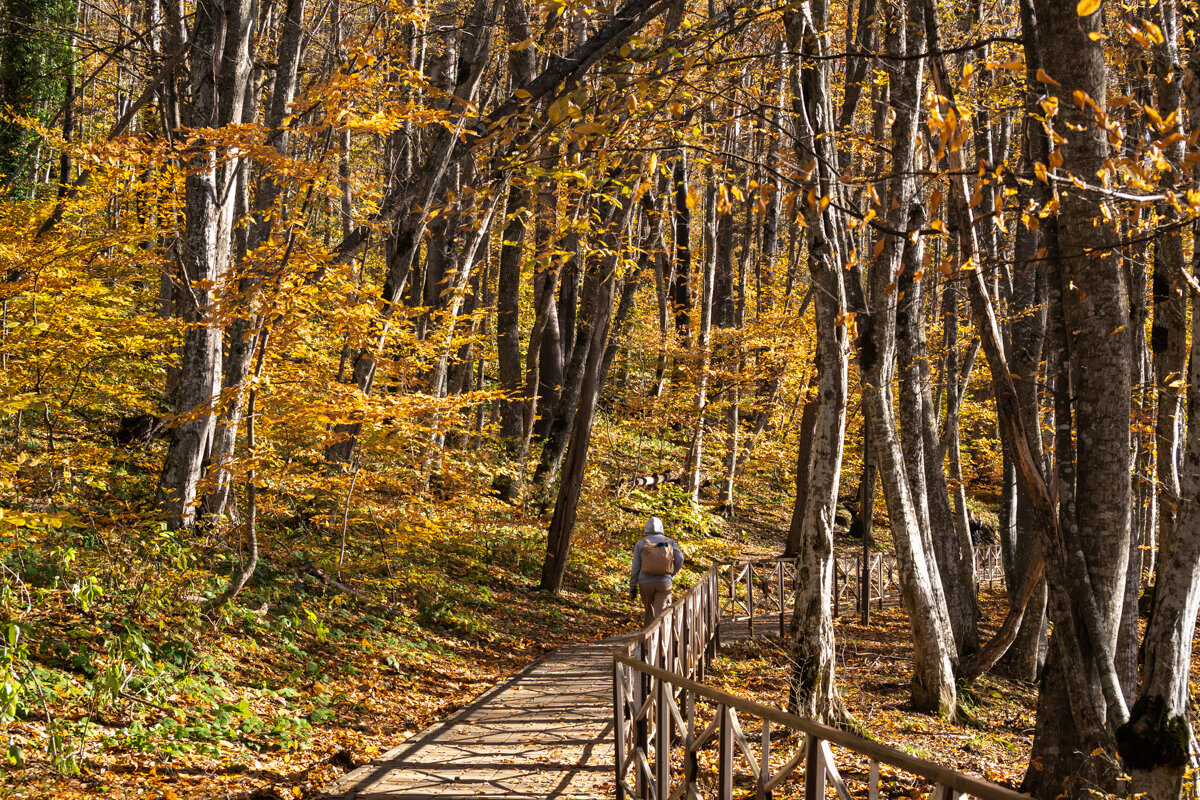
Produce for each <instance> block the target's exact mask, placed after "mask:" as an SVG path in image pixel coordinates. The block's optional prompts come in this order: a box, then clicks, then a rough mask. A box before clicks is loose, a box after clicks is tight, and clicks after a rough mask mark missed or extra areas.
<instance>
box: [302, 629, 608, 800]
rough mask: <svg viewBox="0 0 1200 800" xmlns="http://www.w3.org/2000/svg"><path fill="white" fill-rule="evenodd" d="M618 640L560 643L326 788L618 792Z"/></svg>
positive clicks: (398, 794) (533, 794) (364, 797)
mask: <svg viewBox="0 0 1200 800" xmlns="http://www.w3.org/2000/svg"><path fill="white" fill-rule="evenodd" d="M619 641H620V639H611V640H608V641H604V642H597V643H595V644H589V645H581V646H575V647H567V648H563V649H561V650H556V651H555V652H553V653H551V654H550V655H549V656H547V657H546V658H544V659H542V660H541V661H538V662H536V663H534V664H532V665H530V666H529V667H527V668H526V669H525V670H524V671H522V672H521V673H519V674H518V675H516V676H514V677H513V678H510V679H509V680H508V681H505V682H504V683H502V684H500V685H498V686H496V687H494V688H492V689H491V690H489V691H488V692H486V693H485V694H483V695H481V696H480V697H478V698H476V699H475V700H474V701H473V702H472V703H471V704H470V705H469V706H467V707H466V708H464V709H462V710H460V711H459V712H458V713H456V714H454V715H453V716H451V717H449V718H447V719H445V720H443V721H442V722H439V723H437V724H436V725H434V726H432V727H430V728H428V729H427V730H425V731H422V732H421V733H419V734H417V735H416V736H414V737H412V738H411V739H409V740H408V741H406V742H405V743H404V744H402V745H400V746H399V747H397V748H395V749H394V750H392V751H390V752H388V753H386V754H384V755H383V756H381V757H380V758H379V759H378V760H376V761H374V762H372V763H371V764H367V765H365V766H362V767H359V768H358V769H356V770H354V771H353V772H350V773H347V774H346V775H344V776H343V777H342V778H341V779H339V780H338V781H337V782H336V783H334V784H333V785H332V786H330V787H329V788H328V789H327V790H326V795H325V796H326V797H329V798H346V800H349V799H350V798H355V799H356V800H385V799H386V800H401V799H403V800H425V798H456V797H507V798H518V799H521V800H523V799H524V798H528V799H529V800H532V799H533V798H564V800H585V799H587V800H590V798H610V797H613V796H614V794H615V790H614V788H613V786H614V784H613V736H612V725H613V711H612V708H613V688H612V687H613V677H612V675H613V660H612V651H613V647H615V646H616V645H617V644H618V642H619Z"/></svg>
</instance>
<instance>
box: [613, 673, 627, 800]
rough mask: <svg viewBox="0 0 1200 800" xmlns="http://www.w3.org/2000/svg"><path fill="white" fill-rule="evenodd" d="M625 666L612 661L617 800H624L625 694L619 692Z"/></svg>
mask: <svg viewBox="0 0 1200 800" xmlns="http://www.w3.org/2000/svg"><path fill="white" fill-rule="evenodd" d="M624 669H625V666H624V665H623V664H621V663H620V662H619V661H613V739H614V745H615V746H616V756H615V762H616V770H617V771H616V786H617V800H625V786H624V784H623V782H622V778H621V773H622V772H623V771H624V769H625V693H624V692H622V691H621V678H622V675H621V671H622V670H624Z"/></svg>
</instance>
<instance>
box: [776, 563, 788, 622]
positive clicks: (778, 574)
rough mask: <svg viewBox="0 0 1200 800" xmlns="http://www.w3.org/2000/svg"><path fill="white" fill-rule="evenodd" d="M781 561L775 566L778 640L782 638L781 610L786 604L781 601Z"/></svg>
mask: <svg viewBox="0 0 1200 800" xmlns="http://www.w3.org/2000/svg"><path fill="white" fill-rule="evenodd" d="M783 565H784V562H783V561H779V562H776V564H775V585H776V586H777V587H779V638H780V639H782V638H783V609H784V606H785V605H786V603H784V601H783Z"/></svg>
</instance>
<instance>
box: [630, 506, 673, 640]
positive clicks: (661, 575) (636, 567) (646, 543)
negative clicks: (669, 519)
mask: <svg viewBox="0 0 1200 800" xmlns="http://www.w3.org/2000/svg"><path fill="white" fill-rule="evenodd" d="M682 568H683V551H682V550H680V549H679V545H678V544H676V542H675V541H674V540H673V539H668V538H667V536H666V534H664V533H663V524H662V520H661V519H659V518H658V517H651V518H650V519H649V520H648V521H647V522H646V529H645V531H644V532H643V533H642V538H641V539H639V540H638V543H637V544H636V545H634V548H633V567H632V569H631V570H630V573H629V599H630V600H634V599H636V598H637V596H638V592H639V591H641V594H642V606H643V607H644V608H645V611H646V620H645V624H646V625H649V624H650V623H651V622H653V621H654V619H655V618H656V617H657V616H658V615H659V614H661V613H662V612H663V610H664V609H666V607H667V604H668V603H670V602H671V579H672V578H674V577H675V575H677V574H678V573H679V570H680V569H682Z"/></svg>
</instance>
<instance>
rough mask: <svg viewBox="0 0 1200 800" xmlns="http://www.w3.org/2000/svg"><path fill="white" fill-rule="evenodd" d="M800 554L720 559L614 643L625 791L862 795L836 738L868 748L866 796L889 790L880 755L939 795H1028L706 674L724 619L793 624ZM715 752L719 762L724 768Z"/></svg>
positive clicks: (616, 728) (994, 798)
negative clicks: (721, 684) (838, 757)
mask: <svg viewBox="0 0 1200 800" xmlns="http://www.w3.org/2000/svg"><path fill="white" fill-rule="evenodd" d="M795 576H796V564H795V560H794V559H769V560H762V561H752V562H739V563H735V564H718V565H714V566H713V567H712V568H710V569H709V571H708V573H707V574H706V575H705V576H704V578H703V579H701V580H700V582H698V583H697V584H696V585H694V586H693V587H692V588H691V589H689V590H688V591H687V593H686V594H684V596H683V597H682V598H681V599H680V600H679V601H678V602H676V603H675V604H674V605H672V606H670V607H668V608H667V610H666V611H665V612H664V613H663V614H662V616H660V617H659V618H658V619H656V620H655V621H654V622H652V623H651V624H650V625H648V626H647V627H646V628H645V630H643V631H642V632H641V633H640V634H639V635H638V636H637V637H636V638H634V639H633V640H632V641H630V642H629V643H628V644H625V645H622V646H621V647H619V648H617V649H616V651H615V652H614V653H613V736H614V740H615V745H616V790H617V792H616V793H617V798H618V800H627V799H628V798H644V799H645V800H651V799H653V800H678V799H679V798H684V799H685V800H692V799H693V798H700V797H716V798H718V800H731V799H732V797H733V793H734V789H735V787H737V789H738V790H739V794H744V793H745V792H746V791H748V792H752V793H753V794H754V796H755V797H756V798H764V799H765V798H770V797H771V796H772V793H773V792H774V790H775V789H776V788H777V787H779V786H780V785H781V784H783V783H784V782H785V781H788V780H789V779H791V780H802V781H803V786H804V797H805V800H821V799H823V798H824V797H825V793H826V789H827V787H831V788H832V789H833V790H834V791H836V793H837V795H838V797H839V798H840V800H850V798H851V794H850V791H849V789H848V788H847V786H846V783H845V782H844V781H843V780H842V778H841V776H840V774H839V773H838V770H837V765H836V763H835V756H834V751H833V747H839V748H842V749H844V750H847V751H850V752H852V753H856V754H858V755H859V756H862V757H865V758H867V759H869V762H870V774H869V778H868V781H867V784H868V786H867V796H868V797H869V798H870V800H876V798H878V797H879V792H880V776H881V766H882V767H883V768H885V769H890V770H892V771H899V772H903V773H907V774H909V775H914V776H918V777H920V778H922V779H924V780H926V781H928V782H929V783H930V784H931V785H932V786H933V787H934V790H933V793H932V795H931V797H932V798H933V800H958V798H963V797H976V798H980V800H1020V798H1023V797H1024V795H1021V794H1018V793H1017V792H1014V791H1012V790H1011V789H1006V788H1004V787H1002V786H997V785H996V784H993V783H989V782H987V781H983V780H980V779H978V778H973V777H971V776H969V775H965V774H963V773H961V772H956V771H954V770H952V769H948V768H946V767H943V766H940V765H938V764H934V763H932V762H930V761H926V760H924V759H921V758H916V757H914V756H911V755H908V754H907V753H903V752H901V751H899V750H896V749H894V748H891V747H887V746H886V745H882V744H878V743H877V742H872V741H868V740H866V739H863V738H861V737H858V736H855V735H853V734H851V733H846V732H845V731H841V730H838V729H836V728H831V727H828V726H826V725H821V724H819V723H816V722H813V721H812V720H808V719H804V718H802V717H798V716H795V715H794V714H788V713H786V712H783V711H780V710H779V709H776V708H771V707H769V706H764V705H761V704H759V703H754V702H751V701H749V700H744V699H742V698H739V697H735V696H733V695H731V694H728V693H726V692H723V691H721V690H719V689H715V688H713V687H711V686H708V685H706V684H705V683H704V678H705V675H706V672H707V670H708V668H709V666H710V664H711V662H712V658H713V656H715V655H716V650H717V647H718V646H719V642H720V624H721V621H722V619H725V620H726V621H732V620H738V621H744V622H746V623H747V624H748V625H749V629H750V631H751V633H753V631H754V626H755V623H756V621H757V624H758V626H759V629H760V630H764V629H770V630H771V632H772V633H773V632H775V630H776V629H777V630H779V631H780V632H782V631H783V629H784V626H785V624H786V622H785V620H786V616H787V613H788V611H790V603H789V602H788V601H789V600H790V597H789V595H790V594H791V592H790V591H789V589H793V588H794V585H795ZM714 759H715V767H714Z"/></svg>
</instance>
